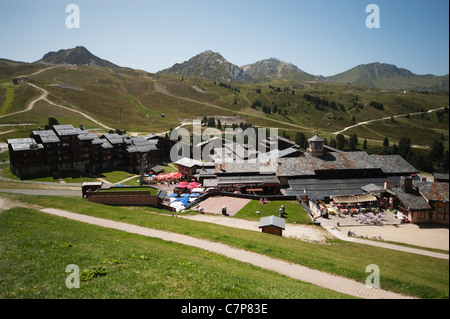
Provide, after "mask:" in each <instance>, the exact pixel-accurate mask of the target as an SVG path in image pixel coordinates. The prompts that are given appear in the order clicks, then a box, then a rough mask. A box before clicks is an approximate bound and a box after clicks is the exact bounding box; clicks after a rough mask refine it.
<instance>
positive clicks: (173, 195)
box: [168, 193, 178, 197]
mask: <svg viewBox="0 0 450 319" xmlns="http://www.w3.org/2000/svg"><path fill="white" fill-rule="evenodd" d="M168 197H178V194H176V193H172V194H170V195H168Z"/></svg>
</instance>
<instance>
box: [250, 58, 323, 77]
mask: <svg viewBox="0 0 450 319" xmlns="http://www.w3.org/2000/svg"><path fill="white" fill-rule="evenodd" d="M241 68H242V69H243V70H244V71H245V73H247V74H248V75H249V76H250V77H252V78H253V79H255V80H262V81H264V80H268V79H270V78H280V79H287V80H296V81H321V80H323V77H320V76H315V75H311V74H309V73H306V72H305V71H303V70H300V69H299V68H298V67H297V66H295V65H293V64H291V63H287V62H284V61H280V60H278V59H276V58H270V59H266V60H261V61H258V62H255V63H253V64H248V65H244V66H242V67H241Z"/></svg>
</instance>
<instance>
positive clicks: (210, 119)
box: [208, 117, 216, 127]
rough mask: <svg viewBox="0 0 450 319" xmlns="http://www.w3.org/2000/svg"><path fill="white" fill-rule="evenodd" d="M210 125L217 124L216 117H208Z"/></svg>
mask: <svg viewBox="0 0 450 319" xmlns="http://www.w3.org/2000/svg"><path fill="white" fill-rule="evenodd" d="M208 126H209V127H215V126H216V120H215V119H214V117H210V118H209V119H208Z"/></svg>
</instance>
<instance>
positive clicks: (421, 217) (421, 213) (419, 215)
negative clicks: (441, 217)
mask: <svg viewBox="0 0 450 319" xmlns="http://www.w3.org/2000/svg"><path fill="white" fill-rule="evenodd" d="M424 218H425V212H417V219H424Z"/></svg>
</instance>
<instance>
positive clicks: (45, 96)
mask: <svg viewBox="0 0 450 319" xmlns="http://www.w3.org/2000/svg"><path fill="white" fill-rule="evenodd" d="M55 67H57V66H52V67H49V68H46V69H43V70H39V71H37V72H35V73H33V74H31V75H30V76H32V75H36V74H39V73H41V72H44V71H47V70H50V69H53V68H55ZM27 84H28V85H30V86H32V87H33V88H35V89H37V90H39V91H41V92H42V94H41V95H40V96H39V97H37V98H35V99H34V100H32V101H31V102H30V103H29V104H28V106H27V108H26V109H24V110H21V111H17V112H13V113H8V114H5V115H1V116H0V118H3V117H7V116H12V115H16V114H20V113H24V112H28V111H30V110H32V109H33V107H34V105H35V104H36V102H38V101H40V100H43V101H45V102H47V103H49V104H51V105H53V106H56V107H60V108H63V109H65V110H67V111H71V112H74V113H77V114H79V115H81V116H83V117H85V118H87V119H88V120H90V121H92V122H93V123H97V124H98V125H100V126H101V127H103V128H104V129H106V130H114V128H112V127H109V126H106V125H104V124H102V123H100V122H99V121H98V120H96V119H94V118H92V117H91V116H89V115H87V114H86V113H83V112H81V111H77V110H74V109H71V108H70V107H67V106H63V105H60V104H56V103H54V102H52V101H50V100H49V99H48V95H49V92H48V91H47V90H46V89H43V88H41V87H39V86H37V85H36V84H33V83H30V82H28V83H27Z"/></svg>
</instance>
